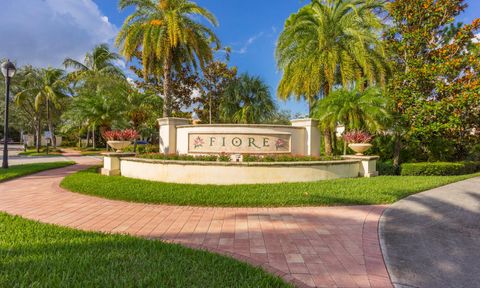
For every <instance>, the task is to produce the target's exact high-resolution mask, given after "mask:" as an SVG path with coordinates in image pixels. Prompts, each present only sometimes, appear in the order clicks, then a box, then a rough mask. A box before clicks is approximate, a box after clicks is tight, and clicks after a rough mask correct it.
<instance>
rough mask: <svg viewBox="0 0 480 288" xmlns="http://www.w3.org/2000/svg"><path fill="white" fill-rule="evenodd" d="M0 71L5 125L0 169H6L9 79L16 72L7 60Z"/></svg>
mask: <svg viewBox="0 0 480 288" xmlns="http://www.w3.org/2000/svg"><path fill="white" fill-rule="evenodd" d="M1 70H2V74H3V76H5V123H4V126H3V162H2V168H4V169H7V168H8V104H9V102H10V79H11V78H12V77H13V76H15V73H16V72H17V70H16V68H15V65H13V63H12V62H10V61H9V60H7V61H6V62H4V63H2V65H1Z"/></svg>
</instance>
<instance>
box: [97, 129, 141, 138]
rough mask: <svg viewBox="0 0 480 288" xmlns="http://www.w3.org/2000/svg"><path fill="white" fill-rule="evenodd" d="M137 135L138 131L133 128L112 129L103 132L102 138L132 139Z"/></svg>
mask: <svg viewBox="0 0 480 288" xmlns="http://www.w3.org/2000/svg"><path fill="white" fill-rule="evenodd" d="M138 137H139V134H138V132H137V131H135V130H133V129H125V130H112V131H105V132H104V133H103V138H105V139H106V140H107V141H133V140H135V139H138Z"/></svg>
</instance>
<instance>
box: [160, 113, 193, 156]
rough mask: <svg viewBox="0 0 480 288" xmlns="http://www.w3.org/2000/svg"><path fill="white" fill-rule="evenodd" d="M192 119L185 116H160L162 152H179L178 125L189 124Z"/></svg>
mask: <svg viewBox="0 0 480 288" xmlns="http://www.w3.org/2000/svg"><path fill="white" fill-rule="evenodd" d="M189 123H190V121H189V120H188V119H184V118H173V117H168V118H160V119H158V124H159V126H160V153H164V154H175V153H177V149H176V147H177V129H176V127H177V126H178V125H188V124H189Z"/></svg>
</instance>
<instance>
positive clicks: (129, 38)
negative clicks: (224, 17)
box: [116, 0, 220, 117]
mask: <svg viewBox="0 0 480 288" xmlns="http://www.w3.org/2000/svg"><path fill="white" fill-rule="evenodd" d="M119 6H120V9H125V8H127V7H130V6H134V7H135V12H133V14H132V15H130V16H129V17H128V18H127V19H126V20H125V22H124V24H123V26H122V28H121V30H120V32H119V34H118V36H117V40H116V45H117V46H118V47H120V52H121V54H122V55H123V56H125V57H126V58H127V61H130V60H131V59H132V57H134V56H135V53H136V52H137V51H139V50H141V55H142V57H141V58H142V62H143V63H142V64H143V74H144V78H145V79H147V78H148V75H156V76H157V77H163V80H164V81H163V87H164V89H163V90H164V92H163V94H164V95H163V97H164V109H163V116H164V117H168V116H170V114H171V97H172V69H173V68H175V67H176V69H179V67H180V65H188V66H193V67H195V68H196V67H197V66H198V64H199V65H200V66H201V67H202V68H203V67H204V65H205V64H206V63H208V62H210V61H211V60H212V58H213V52H212V47H211V44H212V43H215V44H216V48H217V49H218V48H219V47H220V43H219V40H218V38H217V36H216V35H215V33H214V32H213V31H212V30H211V29H209V28H208V27H207V26H205V25H203V24H202V23H200V20H201V19H198V17H201V18H203V19H205V20H206V21H207V22H209V23H210V24H212V25H214V26H216V25H218V24H217V20H216V18H215V16H214V15H213V14H212V13H210V12H209V11H208V10H206V9H204V8H202V7H200V6H198V5H197V4H196V3H195V2H192V1H189V0H120V4H119Z"/></svg>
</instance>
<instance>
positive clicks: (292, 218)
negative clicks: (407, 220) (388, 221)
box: [0, 157, 392, 288]
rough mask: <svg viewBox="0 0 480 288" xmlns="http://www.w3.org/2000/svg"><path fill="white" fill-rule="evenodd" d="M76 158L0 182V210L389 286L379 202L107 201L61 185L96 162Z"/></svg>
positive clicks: (332, 280) (303, 278)
mask: <svg viewBox="0 0 480 288" xmlns="http://www.w3.org/2000/svg"><path fill="white" fill-rule="evenodd" d="M74 159H75V160H76V161H77V163H79V164H78V165H75V166H71V167H66V168H61V169H57V170H50V171H45V172H41V173H39V174H35V175H31V176H27V177H24V178H20V179H16V180H12V181H8V182H5V183H1V184H0V210H1V211H5V212H7V213H10V214H14V215H20V216H22V217H25V218H28V219H34V220H38V221H41V222H44V223H51V224H57V225H61V226H68V227H72V228H76V229H82V230H88V231H102V232H107V233H126V234H131V235H135V236H139V237H147V238H152V239H161V240H164V241H167V242H175V243H180V244H183V245H186V246H190V247H193V248H198V249H206V250H209V251H213V252H218V253H221V254H226V255H229V256H232V257H234V258H237V259H240V260H242V261H246V262H249V263H251V264H253V265H257V266H262V267H263V268H264V269H265V270H267V271H269V272H272V273H274V274H277V275H279V276H281V277H283V278H284V279H285V280H287V281H290V282H292V283H294V284H295V285H297V286H299V287H381V288H386V287H392V285H391V282H390V279H389V276H388V273H387V270H386V268H385V264H384V262H383V257H382V253H381V250H380V246H379V240H378V233H377V227H378V220H379V217H380V215H381V214H382V212H383V210H384V208H385V206H350V207H302V208H208V207H181V206H167V205H150V204H137V203H127V202H122V201H113V200H107V199H101V198H97V197H91V196H86V195H80V194H76V193H71V192H68V191H65V190H63V189H61V188H60V187H59V183H60V181H61V180H62V178H63V177H65V176H66V175H68V174H70V173H72V172H75V171H78V170H80V169H83V168H86V167H87V166H88V165H92V164H95V163H94V162H92V161H94V160H93V159H88V158H81V157H76V158H74ZM97 163H98V162H97Z"/></svg>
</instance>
